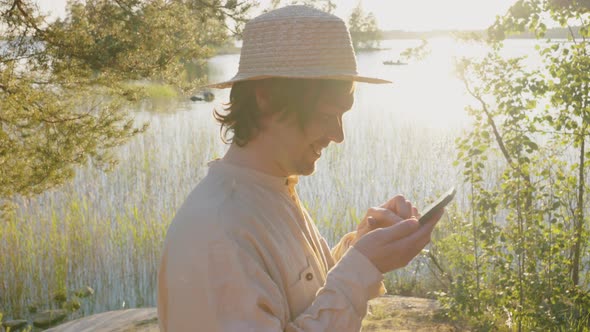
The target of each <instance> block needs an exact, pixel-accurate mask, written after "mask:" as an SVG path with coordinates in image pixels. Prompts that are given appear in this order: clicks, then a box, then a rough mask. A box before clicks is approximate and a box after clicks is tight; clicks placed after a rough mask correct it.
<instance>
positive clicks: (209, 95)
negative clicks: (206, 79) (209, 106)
mask: <svg viewBox="0 0 590 332" xmlns="http://www.w3.org/2000/svg"><path fill="white" fill-rule="evenodd" d="M203 98H204V99H205V101H213V99H215V95H214V94H213V92H211V91H205V92H203Z"/></svg>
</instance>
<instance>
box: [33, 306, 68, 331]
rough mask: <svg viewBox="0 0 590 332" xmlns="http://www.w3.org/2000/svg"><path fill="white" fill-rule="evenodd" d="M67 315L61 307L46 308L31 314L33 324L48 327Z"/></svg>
mask: <svg viewBox="0 0 590 332" xmlns="http://www.w3.org/2000/svg"><path fill="white" fill-rule="evenodd" d="M67 315H68V313H67V311H65V310H62V309H56V310H46V311H43V312H40V313H38V314H36V315H35V316H33V325H35V326H36V327H40V328H48V327H50V326H53V325H55V324H57V323H59V322H61V321H62V320H64V319H65V318H66V316H67Z"/></svg>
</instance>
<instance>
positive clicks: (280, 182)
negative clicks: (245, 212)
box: [207, 159, 299, 193]
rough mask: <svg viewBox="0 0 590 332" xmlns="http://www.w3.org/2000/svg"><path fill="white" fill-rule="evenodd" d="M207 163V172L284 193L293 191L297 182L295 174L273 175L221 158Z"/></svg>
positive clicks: (297, 178)
mask: <svg viewBox="0 0 590 332" xmlns="http://www.w3.org/2000/svg"><path fill="white" fill-rule="evenodd" d="M207 165H208V166H209V172H212V173H215V174H220V175H223V176H227V177H229V178H233V179H234V180H236V181H239V182H243V183H253V184H259V185H261V186H264V187H267V188H270V189H273V190H277V191H282V192H286V193H289V192H291V191H293V190H294V189H295V185H296V184H297V182H299V177H298V176H297V175H291V176H274V175H270V174H267V173H263V172H260V171H257V170H255V169H252V168H248V167H244V166H239V165H236V164H232V163H229V162H227V161H224V160H222V159H215V160H212V161H210V162H209V163H207Z"/></svg>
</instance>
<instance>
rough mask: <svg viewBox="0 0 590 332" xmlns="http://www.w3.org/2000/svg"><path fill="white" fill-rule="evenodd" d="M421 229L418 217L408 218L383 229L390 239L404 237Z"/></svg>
mask: <svg viewBox="0 0 590 332" xmlns="http://www.w3.org/2000/svg"><path fill="white" fill-rule="evenodd" d="M419 229H420V224H419V223H418V220H416V219H406V220H403V221H400V222H399V223H397V224H395V225H393V226H390V227H386V228H384V229H383V232H384V233H385V235H384V236H385V237H386V238H387V239H388V240H390V241H396V240H399V239H403V238H405V237H407V236H409V235H411V234H413V233H415V232H416V231H418V230H419Z"/></svg>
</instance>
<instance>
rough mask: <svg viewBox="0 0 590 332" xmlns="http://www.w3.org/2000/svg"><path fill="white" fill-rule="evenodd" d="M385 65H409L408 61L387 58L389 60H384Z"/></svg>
mask: <svg viewBox="0 0 590 332" xmlns="http://www.w3.org/2000/svg"><path fill="white" fill-rule="evenodd" d="M383 64H384V65H394V66H403V65H407V64H408V63H407V62H401V61H400V60H396V61H393V60H387V61H383Z"/></svg>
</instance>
